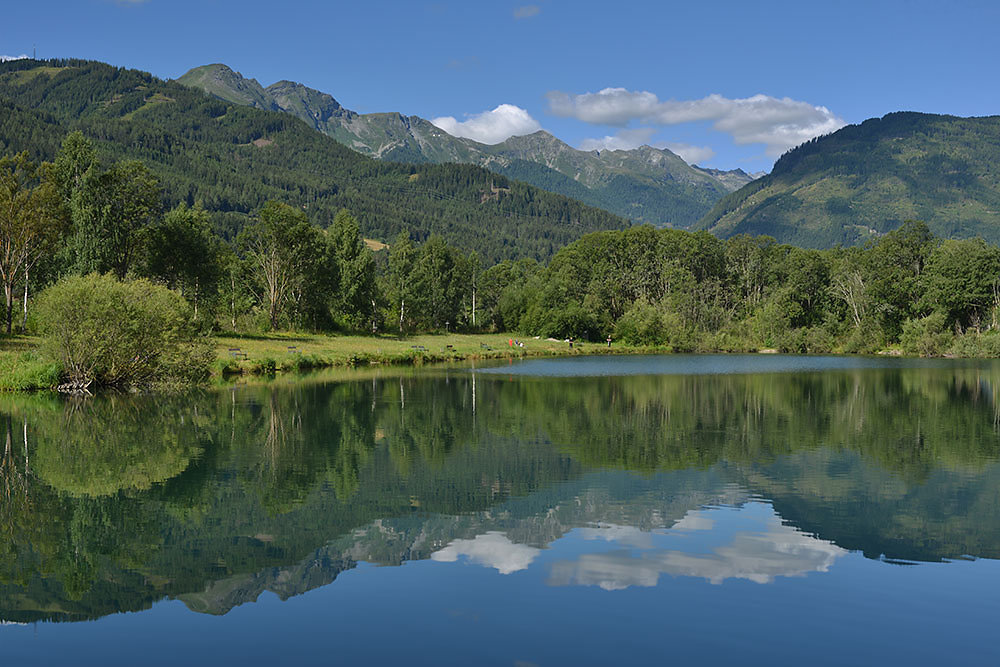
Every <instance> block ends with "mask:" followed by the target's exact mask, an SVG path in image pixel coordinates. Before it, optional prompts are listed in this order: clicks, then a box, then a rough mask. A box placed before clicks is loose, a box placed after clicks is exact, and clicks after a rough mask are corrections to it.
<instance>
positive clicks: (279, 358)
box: [212, 334, 673, 379]
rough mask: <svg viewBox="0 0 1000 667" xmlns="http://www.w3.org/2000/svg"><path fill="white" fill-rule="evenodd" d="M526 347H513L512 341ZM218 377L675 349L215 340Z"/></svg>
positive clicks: (418, 340) (473, 339)
mask: <svg viewBox="0 0 1000 667" xmlns="http://www.w3.org/2000/svg"><path fill="white" fill-rule="evenodd" d="M512 340H514V341H520V343H522V345H521V346H518V345H514V346H511V344H510V341H512ZM216 343H217V345H216V353H217V360H216V363H215V367H214V368H213V369H212V374H213V377H217V378H223V379H224V378H226V377H232V376H241V375H269V374H276V373H285V372H296V371H306V370H319V369H324V368H363V367H378V366H423V365H425V364H439V363H448V362H466V361H503V360H509V359H527V358H533V357H564V356H575V355H596V354H611V355H616V354H668V353H671V352H673V348H671V347H670V346H634V345H625V344H616V343H612V345H611V346H610V347H608V346H607V344H606V343H578V342H574V343H573V346H572V347H570V345H569V343H568V342H565V341H558V340H549V339H538V338H528V339H520V338H514V337H513V336H510V335H505V334H482V335H477V334H424V335H415V336H409V337H405V338H398V337H392V336H384V337H383V336H321V335H317V336H312V335H302V334H273V335H268V336H250V337H247V336H239V337H233V336H225V337H223V336H220V337H216Z"/></svg>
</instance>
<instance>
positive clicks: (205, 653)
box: [0, 355, 1000, 666]
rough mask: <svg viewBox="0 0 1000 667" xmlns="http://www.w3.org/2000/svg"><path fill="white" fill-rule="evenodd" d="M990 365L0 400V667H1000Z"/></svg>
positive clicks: (344, 381)
mask: <svg viewBox="0 0 1000 667" xmlns="http://www.w3.org/2000/svg"><path fill="white" fill-rule="evenodd" d="M998 383H1000V363H996V362H990V361H978V362H975V361H955V360H903V359H888V358H886V359H882V358H878V359H875V358H852V357H808V356H801V357H790V356H781V355H747V356H735V355H734V356H722V355H706V356H694V355H691V356H686V355H675V356H663V357H599V358H595V357H581V358H567V359H543V360H530V361H525V362H515V363H511V364H508V365H502V366H488V367H481V368H472V367H453V368H432V369H423V370H418V371H414V370H392V369H383V370H368V371H364V372H358V373H355V374H331V375H326V376H324V375H319V376H315V377H309V378H304V379H302V380H300V381H296V382H287V381H281V380H278V381H275V382H273V383H270V384H260V385H242V386H234V387H227V388H221V389H213V390H205V391H201V392H195V393H192V394H187V395H181V396H173V395H154V396H141V395H140V396H130V395H129V396H125V395H114V396H101V397H97V398H93V399H89V400H78V399H65V398H61V397H52V396H35V395H25V396H0V440H2V442H3V444H0V454H2V458H0V494H2V497H0V619H2V625H0V664H2V665H5V666H6V665H12V666H13V665H50V664H74V665H134V664H143V665H177V664H244V665H257V664H295V663H304V664H305V663H308V664H344V665H353V664H408V665H509V666H515V665H518V666H527V665H539V666H545V665H608V664H642V665H644V664H650V665H652V664H656V665H662V664H727V665H729V664H810V665H827V664H828V665H844V664H849V665H850V664H859V665H860V664H878V663H882V664H899V663H909V664H943V663H946V664H970V665H971V664H998V663H1000V647H998V644H997V642H996V639H995V635H994V633H995V628H996V625H997V622H998V621H1000V596H998V595H997V590H998V589H1000V561H998V560H997V559H998V558H1000V399H998V397H997V394H996V391H997V388H998V386H1000V384H998Z"/></svg>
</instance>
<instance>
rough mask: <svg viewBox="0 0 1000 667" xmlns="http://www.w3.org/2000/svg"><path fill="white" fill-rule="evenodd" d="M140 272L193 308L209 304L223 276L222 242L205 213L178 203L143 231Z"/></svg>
mask: <svg viewBox="0 0 1000 667" xmlns="http://www.w3.org/2000/svg"><path fill="white" fill-rule="evenodd" d="M142 244H143V250H144V253H143V257H142V263H141V268H140V273H141V274H142V275H143V276H146V277H148V278H150V279H152V280H155V281H157V282H161V283H163V284H164V285H166V286H167V287H168V288H170V289H172V290H176V291H178V292H180V293H181V295H182V296H184V297H185V298H186V299H188V300H189V301H190V302H191V304H192V305H193V307H194V310H195V317H198V311H199V307H201V308H202V309H204V306H205V305H206V301H207V302H208V304H209V305H210V304H211V302H212V301H214V300H215V297H216V296H217V294H218V292H219V283H220V281H221V280H222V277H223V271H224V268H223V264H222V263H223V261H224V260H223V257H224V255H223V250H222V247H221V245H222V241H221V239H219V238H218V237H217V236H216V235H215V234H213V233H212V229H211V223H210V220H209V216H208V213H207V212H206V211H205V210H204V209H201V208H198V207H196V208H188V207H187V205H185V204H180V205H179V206H177V207H176V208H174V209H173V210H171V211H169V212H168V213H167V214H166V215H164V216H163V219H162V220H159V221H157V222H156V223H154V224H153V225H151V226H150V227H148V228H146V230H145V234H144V238H143V243H142Z"/></svg>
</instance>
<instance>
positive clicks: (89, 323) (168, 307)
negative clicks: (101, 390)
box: [37, 273, 215, 387]
mask: <svg viewBox="0 0 1000 667" xmlns="http://www.w3.org/2000/svg"><path fill="white" fill-rule="evenodd" d="M37 314H38V322H39V328H40V330H41V333H42V336H43V338H42V350H43V352H44V353H45V354H47V355H48V356H50V357H51V358H53V359H57V360H58V361H59V362H61V363H62V365H63V371H64V373H65V376H66V379H67V380H69V381H70V382H79V383H86V382H92V383H94V384H96V385H99V386H110V387H148V386H151V385H163V384H175V383H176V384H190V383H193V382H200V381H202V380H204V379H205V378H206V377H207V376H208V372H209V368H210V365H211V363H212V361H213V360H214V358H215V354H214V352H213V350H212V347H211V345H210V344H209V343H208V342H207V340H205V339H204V338H202V337H199V336H198V335H197V332H196V330H195V327H194V326H193V322H192V318H191V316H190V309H189V307H188V304H187V302H186V301H185V300H184V298H183V297H181V296H180V295H179V294H177V293H176V292H173V291H171V290H169V289H167V288H166V287H163V286H161V285H156V284H153V283H151V282H149V281H148V280H131V281H118V280H117V279H115V278H114V277H113V276H111V275H100V274H96V273H94V274H90V275H87V276H70V277H67V278H64V279H62V280H60V281H59V282H58V283H56V284H54V285H52V286H51V287H49V288H48V289H46V290H45V292H43V293H42V294H41V295H40V297H39V300H38V305H37Z"/></svg>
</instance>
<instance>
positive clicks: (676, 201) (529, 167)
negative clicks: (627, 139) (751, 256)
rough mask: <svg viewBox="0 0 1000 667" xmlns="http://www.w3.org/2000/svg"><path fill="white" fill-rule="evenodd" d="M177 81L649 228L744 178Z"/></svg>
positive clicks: (539, 135)
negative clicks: (477, 137)
mask: <svg viewBox="0 0 1000 667" xmlns="http://www.w3.org/2000/svg"><path fill="white" fill-rule="evenodd" d="M178 82H179V83H182V84H185V85H190V86H193V87H196V88H200V89H202V90H204V91H205V92H207V93H209V94H210V95H213V96H215V97H218V98H220V99H224V100H227V101H230V102H233V103H235V104H246V105H248V106H255V107H257V108H261V109H270V110H281V111H285V112H286V113H290V114H292V115H294V116H296V117H298V118H301V119H302V120H304V121H305V122H307V123H309V124H310V125H312V127H314V128H315V129H317V130H319V131H320V132H323V133H324V134H327V135H329V136H331V137H333V138H335V139H336V140H337V141H339V142H341V143H343V144H344V145H346V146H350V147H351V148H353V149H354V150H356V151H359V152H361V153H364V154H365V155H370V156H372V157H376V158H379V159H388V160H396V161H402V162H413V163H422V162H434V163H444V162H459V163H469V164H477V165H480V166H484V167H486V168H488V169H490V170H492V171H495V172H497V173H499V174H503V175H507V176H510V177H512V178H517V179H518V180H522V181H525V182H527V183H531V184H532V185H535V186H537V187H540V188H543V189H546V190H549V191H550V192H556V193H559V194H563V195H567V196H570V197H574V198H578V199H580V200H581V201H585V202H587V203H589V204H592V205H594V206H599V207H601V208H604V209H606V210H608V211H612V212H614V213H616V214H618V215H622V216H625V217H628V218H630V219H632V220H636V221H640V222H649V223H652V224H656V225H664V224H670V225H673V226H677V227H686V226H688V225H690V224H692V223H693V222H695V221H696V220H698V219H699V218H700V217H701V216H702V215H704V214H705V213H706V212H707V211H708V210H709V209H710V208H711V206H712V205H713V204H714V203H715V202H716V201H718V200H719V198H720V197H722V196H724V195H725V194H727V193H728V192H731V191H733V190H735V189H737V188H738V187H741V186H742V185H744V184H745V183H747V182H749V181H750V180H752V177H751V176H749V175H747V174H746V173H744V172H742V171H740V170H735V171H733V172H718V171H715V170H704V169H699V168H695V167H691V166H689V165H688V164H687V163H686V162H684V160H682V159H681V158H680V157H679V156H677V155H676V154H674V153H672V152H671V151H669V150H666V149H656V148H651V147H649V146H642V147H640V148H637V149H634V150H628V151H623V150H619V151H579V150H576V149H574V148H572V147H570V146H568V145H567V144H565V143H563V142H562V141H560V140H559V139H556V138H555V137H553V136H552V135H551V134H548V133H547V132H544V131H539V132H535V133H534V134H531V135H528V136H523V137H511V138H510V139H508V140H506V141H504V142H502V143H499V144H496V145H486V144H481V143H478V142H476V141H473V140H471V139H463V138H459V137H454V136H452V135H450V134H448V133H447V132H445V131H444V130H441V129H440V128H438V127H436V126H435V125H433V124H432V123H430V122H429V121H427V120H424V119H423V118H420V117H418V116H404V115H402V114H398V113H376V114H357V113H355V112H353V111H350V110H348V109H344V108H343V107H342V106H341V105H340V104H339V103H338V102H337V101H336V100H335V99H334V98H333V97H331V96H330V95H328V94H326V93H321V92H319V91H316V90H313V89H311V88H308V87H306V86H303V85H302V84H298V83H293V82H289V81H279V82H278V83H275V84H272V85H270V86H268V87H266V88H263V87H261V86H260V84H259V83H257V81H256V80H254V79H246V78H244V77H243V76H242V75H240V74H239V73H237V72H234V71H233V70H231V69H230V68H229V67H227V66H225V65H221V64H214V65H204V66H202V67H196V68H194V69H192V70H191V71H189V72H188V73H187V74H185V75H183V76H182V77H180V78H179V79H178ZM529 163H530V164H529ZM567 179H568V180H567ZM573 183H577V184H580V185H582V186H583V187H584V188H585V191H581V190H580V188H579V187H577V186H575V185H573Z"/></svg>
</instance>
